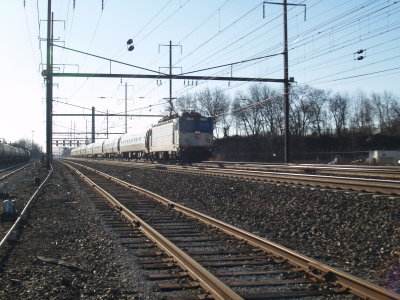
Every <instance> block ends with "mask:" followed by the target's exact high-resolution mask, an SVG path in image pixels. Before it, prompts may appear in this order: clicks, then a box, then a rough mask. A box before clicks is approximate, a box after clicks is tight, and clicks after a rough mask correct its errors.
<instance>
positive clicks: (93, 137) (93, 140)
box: [92, 106, 96, 143]
mask: <svg viewBox="0 0 400 300" xmlns="http://www.w3.org/2000/svg"><path fill="white" fill-rule="evenodd" d="M95 130H96V128H95V123H94V106H92V143H94V142H95V141H96V138H95Z"/></svg>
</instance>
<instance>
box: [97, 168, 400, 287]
mask: <svg viewBox="0 0 400 300" xmlns="http://www.w3.org/2000/svg"><path fill="white" fill-rule="evenodd" d="M90 164H91V165H93V164H92V163H90ZM95 165H96V166H99V168H100V169H101V170H102V171H104V172H107V173H110V174H113V175H115V176H117V177H119V178H121V179H123V180H126V181H128V182H130V183H132V184H135V185H138V186H140V187H143V188H145V189H149V190H151V191H153V192H155V193H158V194H160V195H162V196H164V197H166V198H168V199H170V200H173V201H176V202H178V203H181V204H183V205H186V206H188V207H190V208H193V209H196V210H199V211H201V212H203V213H205V214H208V215H211V216H213V217H215V218H218V219H221V220H223V221H225V222H227V223H229V224H232V225H235V226H237V227H240V228H243V229H245V230H248V231H250V232H253V233H256V234H258V235H260V236H263V237H265V238H267V239H269V240H271V241H274V242H276V243H279V244H282V245H284V246H286V247H288V248H290V249H293V250H296V251H298V252H300V253H302V254H305V255H307V256H310V257H313V258H315V259H318V260H320V261H323V262H325V263H327V264H329V265H331V266H333V267H336V268H338V269H341V270H343V271H345V272H349V273H351V274H353V275H356V276H359V277H361V278H363V279H366V280H369V281H372V282H374V283H376V284H379V285H381V286H384V287H386V288H389V289H392V290H394V291H396V292H398V293H400V205H399V204H400V199H399V198H398V197H387V196H379V197H376V196H374V195H372V194H361V193H356V192H344V191H333V190H320V189H311V188H307V187H299V186H291V185H282V184H270V183H264V182H254V181H246V180H240V179H230V178H222V177H213V176H206V175H193V174H184V173H178V172H169V171H164V170H152V169H141V168H132V167H131V168H127V167H122V168H121V167H119V166H109V165H104V164H101V165H100V164H95Z"/></svg>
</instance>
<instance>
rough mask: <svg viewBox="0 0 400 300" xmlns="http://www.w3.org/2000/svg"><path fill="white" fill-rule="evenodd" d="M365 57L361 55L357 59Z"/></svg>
mask: <svg viewBox="0 0 400 300" xmlns="http://www.w3.org/2000/svg"><path fill="white" fill-rule="evenodd" d="M364 58H365V56H362V55H360V56H359V57H357V60H362V59H364Z"/></svg>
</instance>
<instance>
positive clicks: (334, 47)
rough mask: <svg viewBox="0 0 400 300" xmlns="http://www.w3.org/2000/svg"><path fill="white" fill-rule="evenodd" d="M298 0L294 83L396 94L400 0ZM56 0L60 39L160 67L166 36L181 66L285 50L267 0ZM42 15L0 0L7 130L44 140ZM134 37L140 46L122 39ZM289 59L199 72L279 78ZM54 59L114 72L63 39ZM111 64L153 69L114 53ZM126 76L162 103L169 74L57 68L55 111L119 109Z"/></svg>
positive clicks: (77, 120) (42, 4) (148, 106)
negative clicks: (62, 74)
mask: <svg viewBox="0 0 400 300" xmlns="http://www.w3.org/2000/svg"><path fill="white" fill-rule="evenodd" d="M272 2H276V1H272ZM278 2H279V1H278ZM24 3H25V6H24ZM74 3H75V8H74V7H73V6H74ZM291 3H298V4H306V6H307V18H306V21H304V8H303V7H289V12H288V18H289V24H288V26H289V63H290V65H289V75H290V76H291V77H294V78H295V81H296V82H297V84H300V85H301V84H309V85H311V86H314V87H318V88H323V89H329V90H331V91H333V92H335V91H341V92H349V93H350V94H351V93H355V92H357V91H360V90H361V91H364V92H366V93H370V92H373V91H375V92H383V91H390V92H392V93H394V94H395V95H400V85H399V79H400V51H399V50H400V2H398V1H388V0H373V1H367V0H363V1H361V0H358V1H357V0H356V1H347V0H337V1H330V0H306V1H300V0H293V1H292V2H291ZM102 4H103V5H104V9H102ZM52 7H53V12H54V18H55V19H56V22H55V24H54V38H55V39H56V44H57V45H60V46H65V47H69V48H73V49H77V50H80V51H84V52H88V53H92V54H96V55H99V56H103V57H106V58H110V59H115V60H119V61H121V62H124V63H127V64H132V65H137V66H141V67H145V68H148V69H152V70H155V71H159V70H161V71H162V72H168V70H167V69H166V68H164V67H168V65H169V53H168V47H165V46H160V44H162V45H167V44H168V43H169V41H172V43H173V44H174V45H180V46H181V47H173V65H174V67H176V68H174V71H173V72H174V73H179V72H190V71H194V70H199V69H204V68H209V67H214V66H218V65H222V64H229V63H233V62H238V61H242V60H247V59H251V58H256V57H262V56H267V55H273V54H279V53H281V52H282V7H281V6H280V5H272V4H265V9H264V14H263V1H258V0H257V1H256V0H248V1H243V0H152V1H139V0H104V1H102V0H90V1H87V0H86V1H84V0H75V1H74V0H52ZM263 15H264V17H263ZM46 18H47V0H25V1H24V0H18V1H17V0H0V41H1V45H0V66H1V72H0V97H1V112H0V138H5V139H6V140H7V141H11V142H12V141H15V140H18V139H20V138H27V139H31V138H32V137H33V139H34V140H35V141H36V142H38V143H40V144H41V145H43V146H44V145H45V121H46V119H45V111H46V109H45V100H44V99H45V96H46V94H45V85H44V80H43V77H42V76H41V71H42V70H43V65H42V64H45V62H46V43H45V40H44V39H45V38H46ZM130 38H132V39H133V41H134V46H135V49H134V50H133V51H132V52H128V51H127V47H126V44H125V43H126V41H127V40H128V39H130ZM361 49H363V50H366V52H364V53H362V54H360V55H363V56H365V58H364V59H363V60H355V58H356V57H357V56H359V55H356V54H355V52H356V51H358V50H361ZM282 61H283V58H282V56H281V55H278V56H276V57H273V58H265V59H260V60H257V61H252V62H248V63H245V64H237V65H234V66H233V67H232V68H231V67H229V66H228V67H224V68H218V69H212V70H207V71H202V72H199V73H194V74H192V75H199V76H207V75H217V76H231V75H232V76H238V77H239V76H241V77H266V78H282V77H283V72H282ZM54 64H55V67H56V68H57V69H56V70H55V71H56V72H57V71H58V72H77V71H79V72H95V73H109V72H110V64H109V62H108V61H104V60H101V59H97V58H93V57H89V56H87V55H82V54H77V53H74V52H71V51H69V50H64V49H59V48H55V49H54ZM160 67H161V69H160ZM44 68H45V67H44ZM111 72H112V73H132V74H151V73H149V72H146V71H143V70H139V69H135V68H133V67H127V66H122V65H118V64H115V63H113V64H111ZM125 82H127V85H128V93H127V94H128V95H127V96H128V99H129V101H128V111H130V113H132V114H164V113H165V108H166V106H165V99H163V98H166V97H168V96H169V92H168V91H169V90H168V81H162V82H161V83H162V84H160V81H158V80H154V79H151V80H150V79H136V80H133V79H128V80H126V79H122V81H121V79H119V78H114V79H95V78H55V80H54V100H55V102H54V113H83V112H85V113H88V112H89V111H88V110H84V109H83V108H79V107H84V108H91V107H92V106H95V107H96V110H98V111H99V112H105V111H107V110H108V111H109V112H110V113H123V112H124V100H123V99H124V97H125V90H124V84H125ZM249 84H251V83H235V82H231V83H229V82H211V81H203V80H199V81H197V82H186V81H185V82H184V81H182V80H175V81H174V82H173V97H179V96H183V95H185V94H187V93H189V94H190V93H194V92H196V91H200V90H201V89H204V88H206V87H216V86H218V87H220V88H222V89H224V90H225V91H226V92H227V93H229V94H230V95H232V96H234V95H235V93H236V92H237V91H238V90H246V89H247V88H248V86H249ZM271 86H273V87H276V88H277V89H280V88H282V85H281V84H271ZM64 103H68V104H69V105H67V104H64ZM77 106H79V107H77ZM157 120H158V118H145V117H140V118H139V117H132V118H129V121H128V128H129V131H132V132H137V133H141V132H142V131H143V130H144V129H145V128H146V127H148V126H149V125H150V124H151V123H155V122H156V121H157ZM86 124H87V126H88V129H89V128H90V126H91V119H90V118H86V119H85V118H83V117H54V127H53V128H54V131H55V132H71V131H73V130H75V132H85V131H86ZM74 128H75V129H74ZM96 128H97V130H98V132H105V131H106V119H105V118H103V117H98V118H97V120H96ZM109 131H110V132H123V131H124V118H122V117H110V118H109ZM84 135H85V134H83V135H82V136H84ZM101 136H104V135H99V137H101ZM55 137H57V136H55ZM58 137H61V135H58ZM44 148H45V147H44Z"/></svg>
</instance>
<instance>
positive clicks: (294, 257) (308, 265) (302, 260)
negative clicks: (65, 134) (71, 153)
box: [74, 163, 400, 300]
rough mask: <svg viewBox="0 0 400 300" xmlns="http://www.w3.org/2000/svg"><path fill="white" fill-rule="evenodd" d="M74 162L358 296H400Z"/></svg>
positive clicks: (399, 298) (382, 297)
mask: <svg viewBox="0 0 400 300" xmlns="http://www.w3.org/2000/svg"><path fill="white" fill-rule="evenodd" d="M74 164H76V165H79V166H81V167H84V168H86V169H88V170H91V171H92V172H95V173H97V174H98V175H101V176H103V177H105V178H108V179H109V180H112V181H114V182H116V183H119V184H121V185H122V186H124V187H127V188H129V189H132V190H134V191H136V192H139V193H141V194H143V195H145V196H148V197H151V198H153V199H155V200H158V201H159V202H161V203H163V204H165V205H168V206H169V207H171V208H173V209H175V210H177V211H179V212H182V213H184V214H186V215H188V216H190V217H193V218H196V219H197V220H200V221H202V222H203V223H205V224H207V225H211V226H213V227H215V228H218V229H220V230H222V231H224V232H226V233H227V234H229V235H231V236H234V237H235V238H238V239H241V240H243V241H246V242H247V243H249V244H251V245H253V246H255V247H258V248H260V249H262V250H264V251H266V252H268V253H272V254H273V255H275V256H276V257H281V258H284V259H287V260H288V262H290V263H291V264H292V265H294V266H297V267H300V268H301V269H302V270H304V271H305V272H307V273H308V274H310V275H311V276H313V277H316V278H318V279H321V280H324V281H326V282H330V283H332V284H337V285H338V286H342V287H344V288H345V289H348V290H349V292H350V293H352V294H354V295H356V296H359V297H361V298H364V299H398V300H400V295H399V294H397V293H395V292H393V291H390V290H387V289H385V288H382V287H380V286H377V285H375V284H372V283H370V282H368V281H365V280H363V279H360V278H357V277H354V276H352V275H350V274H347V273H345V272H342V271H339V270H337V269H335V268H333V267H330V266H328V265H326V264H324V263H321V262H319V261H317V260H314V259H312V258H309V257H307V256H304V255H302V254H300V253H298V252H296V251H293V250H291V249H288V248H286V247H283V246H281V245H278V244H276V243H274V242H272V241H269V240H267V239H264V238H261V237H259V236H256V235H255V234H252V233H250V232H247V231H245V230H242V229H240V228H237V227H235V226H232V225H229V224H227V223H225V222H222V221H219V220H217V219H215V218H212V217H209V216H207V215H205V214H202V213H200V212H197V211H195V210H193V209H190V208H187V207H185V206H183V205H181V204H178V203H176V202H173V201H171V200H168V199H166V198H164V197H162V196H160V195H157V194H155V193H153V192H150V191H147V190H145V189H143V188H140V187H138V186H135V185H132V184H130V183H128V182H125V181H123V180H121V179H119V178H116V177H113V176H111V175H108V174H106V173H103V172H100V171H98V170H96V169H93V168H90V167H87V166H84V165H81V164H77V163H74Z"/></svg>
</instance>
